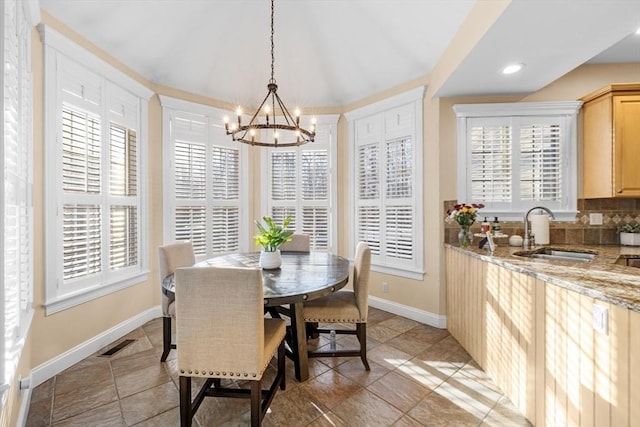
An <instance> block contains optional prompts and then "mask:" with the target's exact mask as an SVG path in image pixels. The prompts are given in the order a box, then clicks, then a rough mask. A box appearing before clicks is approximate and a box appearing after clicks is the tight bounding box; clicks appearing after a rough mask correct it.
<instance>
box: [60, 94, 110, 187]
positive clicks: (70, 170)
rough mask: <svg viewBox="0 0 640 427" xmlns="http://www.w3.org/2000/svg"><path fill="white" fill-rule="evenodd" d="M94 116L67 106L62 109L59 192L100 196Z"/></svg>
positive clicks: (98, 146)
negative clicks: (60, 186) (60, 185)
mask: <svg viewBox="0 0 640 427" xmlns="http://www.w3.org/2000/svg"><path fill="white" fill-rule="evenodd" d="M100 128H101V126H100V119H99V117H97V116H94V115H91V114H89V113H85V112H82V111H79V110H73V109H72V108H70V107H66V108H63V109H62V189H63V191H65V192H71V193H90V194H100V192H101V179H102V177H101V176H102V166H101V162H102V159H101V150H102V143H101V140H100V139H101V136H100V132H101V131H100Z"/></svg>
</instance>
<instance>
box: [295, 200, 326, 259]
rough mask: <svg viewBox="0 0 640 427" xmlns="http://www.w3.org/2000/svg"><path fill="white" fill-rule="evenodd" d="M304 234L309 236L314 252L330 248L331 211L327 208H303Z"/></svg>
mask: <svg viewBox="0 0 640 427" xmlns="http://www.w3.org/2000/svg"><path fill="white" fill-rule="evenodd" d="M302 232H303V233H304V234H307V235H308V236H309V244H310V246H311V247H312V248H313V249H314V250H326V249H328V248H329V209H327V207H326V206H317V207H312V206H305V207H303V208H302Z"/></svg>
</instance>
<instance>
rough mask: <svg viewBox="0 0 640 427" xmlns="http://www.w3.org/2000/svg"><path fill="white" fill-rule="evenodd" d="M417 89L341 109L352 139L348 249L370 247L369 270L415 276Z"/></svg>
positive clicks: (418, 248)
mask: <svg viewBox="0 0 640 427" xmlns="http://www.w3.org/2000/svg"><path fill="white" fill-rule="evenodd" d="M423 96H424V88H417V89H415V90H411V91H408V92H405V93H402V94H399V95H397V96H394V97H391V98H388V99H386V100H383V101H380V102H377V103H375V104H371V105H368V106H367V107H364V108H361V109H358V110H355V111H351V112H349V113H347V120H349V129H350V134H351V136H350V137H351V138H352V141H353V144H352V146H353V150H352V151H351V155H352V158H353V162H354V163H353V164H354V172H353V181H352V182H353V192H352V194H353V199H354V201H353V208H354V218H353V226H354V230H355V233H354V235H353V241H352V244H353V248H355V246H356V244H357V243H358V242H365V243H367V244H368V245H369V247H370V248H371V255H372V257H371V263H372V267H373V268H374V270H375V271H378V272H383V273H388V274H394V275H399V276H403V277H409V278H416V279H420V278H421V277H422V276H423V274H424V272H423V264H424V259H423V258H424V257H423V255H422V252H423V251H422V245H421V244H418V243H421V242H422V240H423V239H422V237H421V233H422V227H421V224H422V217H423V214H422V209H423V202H422V186H423V182H422V175H423V174H422V164H423V161H422V157H423V156H422V135H423V129H422V117H423V113H422V109H423V107H422V105H423V103H422V97H423Z"/></svg>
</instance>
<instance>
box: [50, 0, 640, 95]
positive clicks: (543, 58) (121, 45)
mask: <svg viewBox="0 0 640 427" xmlns="http://www.w3.org/2000/svg"><path fill="white" fill-rule="evenodd" d="M485 1H488V0H479V2H476V1H475V0H276V2H275V36H274V43H275V78H276V80H277V83H278V85H279V87H280V90H279V93H280V95H281V97H282V98H283V100H284V101H285V103H287V104H288V105H291V106H296V105H299V106H313V107H330V106H344V105H348V104H350V103H353V102H356V101H358V100H361V99H363V98H366V97H367V96H370V95H374V94H376V93H379V92H381V91H384V90H387V89H390V88H393V87H395V86H398V85H400V84H402V83H405V82H408V81H411V80H414V79H416V78H420V77H424V76H427V75H429V74H430V73H431V72H432V71H433V70H434V69H435V68H436V67H438V66H441V65H442V61H443V55H444V54H446V52H447V49H452V48H453V46H455V41H456V40H458V41H459V39H461V38H462V36H463V35H464V34H465V33H466V32H470V31H471V30H470V27H472V26H476V25H477V23H474V22H473V20H472V18H473V16H474V13H476V12H477V11H478V8H479V7H482V6H485V5H483V4H481V3H483V2H485ZM491 1H501V2H502V3H504V4H507V6H506V7H505V8H504V11H503V12H501V14H499V16H497V18H496V19H495V22H493V23H492V24H491V25H490V26H488V29H487V30H486V31H483V33H482V34H480V36H479V37H477V38H476V39H475V40H474V41H473V43H472V44H470V45H468V47H467V51H466V53H465V54H464V55H463V56H462V57H461V59H460V60H459V61H458V62H457V63H456V64H453V65H454V66H453V67H452V70H451V72H447V75H446V78H444V79H443V81H442V82H441V83H440V85H439V87H438V90H437V95H438V96H461V95H484V94H513V93H528V92H532V91H535V90H538V89H540V88H541V87H543V86H545V85H547V84H549V83H551V82H552V81H553V80H555V79H557V78H558V77H560V76H562V75H563V74H565V73H567V72H568V71H570V70H572V69H574V68H575V67H577V66H579V65H581V64H583V63H585V62H588V61H591V62H637V63H639V64H640V35H639V34H636V33H635V32H636V30H637V29H638V27H640V0H535V1H533V0H512V1H511V2H508V1H507V0H491ZM477 3H478V4H477ZM40 4H41V7H42V8H43V10H44V11H45V12H46V13H48V14H49V15H51V16H53V17H54V18H56V19H58V20H59V21H61V22H63V23H64V24H66V25H68V26H69V27H70V28H72V29H73V30H74V31H76V32H77V33H79V34H80V35H81V36H83V37H85V38H86V39H88V40H89V41H91V42H92V43H94V44H95V45H97V46H98V47H100V48H101V49H103V50H105V51H106V52H108V53H109V54H111V55H112V56H114V57H115V58H117V59H118V60H120V61H122V62H123V63H124V64H126V65H128V66H129V67H130V68H132V69H133V70H135V71H136V72H138V73H140V74H141V75H142V76H144V77H145V78H147V79H148V80H150V81H152V82H155V83H158V84H161V85H166V86H170V87H174V88H177V89H181V90H185V91H188V92H193V93H196V94H200V95H205V96H209V97H212V98H214V99H218V100H222V101H227V102H230V103H238V104H242V105H255V104H257V103H258V102H259V101H260V100H261V97H262V96H264V94H266V85H267V82H268V80H269V78H270V75H271V63H270V62H271V55H270V40H269V37H270V28H269V25H270V13H271V11H270V7H271V5H270V2H269V0H128V1H125V0H40ZM452 41H453V42H452ZM511 62H517V63H523V64H525V68H524V70H523V71H522V72H521V73H519V74H517V75H511V76H503V75H502V74H501V73H500V70H501V68H502V67H503V66H505V65H506V64H507V63H511ZM449 65H451V64H449ZM638 80H640V66H639V76H638ZM259 98H260V99H259Z"/></svg>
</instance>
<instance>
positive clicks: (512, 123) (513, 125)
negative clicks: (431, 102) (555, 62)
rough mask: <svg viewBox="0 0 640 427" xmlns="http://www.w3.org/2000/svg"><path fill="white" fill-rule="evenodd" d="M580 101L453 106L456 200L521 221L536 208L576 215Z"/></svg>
mask: <svg viewBox="0 0 640 427" xmlns="http://www.w3.org/2000/svg"><path fill="white" fill-rule="evenodd" d="M580 105H581V103H580V102H560V103H515V104H467V105H455V106H454V111H455V112H456V115H457V116H458V200H459V201H461V202H465V203H484V205H485V208H484V209H483V210H482V212H483V213H482V214H483V215H485V216H498V217H500V218H501V219H509V220H521V219H522V215H523V214H524V213H525V212H526V211H527V210H529V209H530V208H532V207H534V206H539V205H543V206H546V207H548V208H549V209H551V210H552V211H553V212H554V214H555V215H556V219H564V220H573V219H575V214H576V203H577V199H576V198H577V195H576V185H577V184H576V182H577V180H576V114H577V111H578V109H579V108H580Z"/></svg>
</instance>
